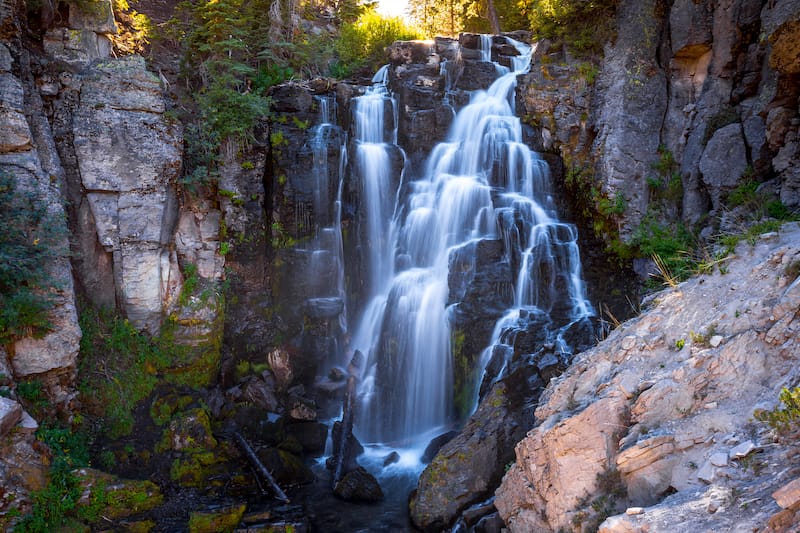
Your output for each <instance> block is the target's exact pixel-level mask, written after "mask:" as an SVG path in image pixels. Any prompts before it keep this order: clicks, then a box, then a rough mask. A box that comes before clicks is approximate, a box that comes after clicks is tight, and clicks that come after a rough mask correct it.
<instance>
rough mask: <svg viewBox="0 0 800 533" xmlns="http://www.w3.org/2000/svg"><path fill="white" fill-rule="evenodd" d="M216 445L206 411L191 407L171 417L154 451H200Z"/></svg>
mask: <svg viewBox="0 0 800 533" xmlns="http://www.w3.org/2000/svg"><path fill="white" fill-rule="evenodd" d="M216 447H217V440H216V439H215V438H214V436H213V435H212V433H211V421H210V419H209V418H208V413H206V411H205V410H203V409H191V410H189V411H186V412H185V413H181V414H180V415H177V416H175V417H174V418H173V419H172V421H171V422H170V423H169V426H168V427H167V428H166V429H165V430H164V435H163V437H162V439H161V442H159V443H158V445H157V447H156V451H157V452H163V451H166V450H175V451H184V452H202V451H206V450H210V449H213V448H216Z"/></svg>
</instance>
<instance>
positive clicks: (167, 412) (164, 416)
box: [150, 394, 194, 426]
mask: <svg viewBox="0 0 800 533" xmlns="http://www.w3.org/2000/svg"><path fill="white" fill-rule="evenodd" d="M193 401H194V399H193V398H192V397H191V396H188V395H185V394H184V395H178V394H168V395H166V396H162V397H157V398H154V399H153V402H152V403H151V404H150V418H152V419H153V422H155V424H156V425H157V426H163V425H164V424H166V423H167V422H169V421H170V419H171V418H172V415H173V414H175V412H176V411H179V410H181V409H185V408H186V407H187V406H189V405H190V404H191V403H192V402H193Z"/></svg>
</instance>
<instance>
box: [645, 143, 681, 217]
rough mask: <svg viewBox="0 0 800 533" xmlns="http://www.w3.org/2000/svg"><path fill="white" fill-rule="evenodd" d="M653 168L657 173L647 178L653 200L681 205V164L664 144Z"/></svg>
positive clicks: (659, 149)
mask: <svg viewBox="0 0 800 533" xmlns="http://www.w3.org/2000/svg"><path fill="white" fill-rule="evenodd" d="M651 168H652V169H653V170H655V171H656V173H657V175H656V176H650V177H648V178H647V186H648V189H649V191H650V199H651V201H654V202H662V203H671V204H673V205H676V206H677V205H679V203H680V201H681V198H682V196H683V183H682V182H681V172H680V165H678V162H677V161H675V156H674V155H672V152H671V151H670V150H668V149H667V147H666V146H664V145H663V144H662V145H660V146H659V147H658V161H657V162H655V163H653V164H652V165H651Z"/></svg>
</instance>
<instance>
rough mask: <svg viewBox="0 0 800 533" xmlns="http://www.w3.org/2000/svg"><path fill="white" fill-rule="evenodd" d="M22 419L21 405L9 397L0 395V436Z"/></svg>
mask: <svg viewBox="0 0 800 533" xmlns="http://www.w3.org/2000/svg"><path fill="white" fill-rule="evenodd" d="M21 419H22V406H21V405H20V404H19V402H16V401H14V400H12V399H11V398H4V397H2V396H0V437H3V436H5V435H6V433H8V432H9V431H11V430H12V429H13V428H14V426H16V425H17V423H18V422H19V421H20V420H21Z"/></svg>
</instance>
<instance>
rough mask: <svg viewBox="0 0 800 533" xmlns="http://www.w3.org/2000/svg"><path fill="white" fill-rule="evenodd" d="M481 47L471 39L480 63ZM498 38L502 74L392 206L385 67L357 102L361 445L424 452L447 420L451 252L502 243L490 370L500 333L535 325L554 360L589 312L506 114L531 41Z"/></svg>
mask: <svg viewBox="0 0 800 533" xmlns="http://www.w3.org/2000/svg"><path fill="white" fill-rule="evenodd" d="M490 39H491V38H490V37H488V36H487V37H485V38H483V39H482V57H483V58H484V59H485V60H488V59H489V58H490V54H491V40H490ZM484 41H485V42H484ZM508 41H509V42H510V43H511V44H513V45H514V46H515V47H517V49H518V50H519V52H520V56H519V57H518V58H515V59H514V60H513V62H512V69H513V70H510V69H508V68H507V67H500V66H498V74H499V75H500V77H499V79H497V80H496V81H495V82H494V83H493V84H492V86H491V87H490V88H489V89H488V90H487V91H477V92H476V93H474V94H473V95H472V97H471V101H470V103H469V105H467V106H466V107H464V108H463V109H462V110H461V111H460V112H459V113H458V114H457V116H456V118H455V119H454V121H453V124H452V126H451V129H450V134H449V135H448V138H447V140H446V141H444V142H442V143H440V144H439V145H437V146H436V147H435V148H434V149H433V150H432V152H431V154H430V156H429V159H428V161H427V164H426V166H425V174H424V176H422V177H420V178H419V179H416V180H413V181H411V182H409V183H407V184H405V186H404V187H402V190H404V191H405V190H407V191H408V193H407V194H405V195H404V196H403V197H402V198H401V197H400V195H399V194H396V193H395V191H399V190H401V189H400V188H396V187H397V184H395V183H393V182H392V179H391V176H392V172H393V171H392V162H391V157H390V153H391V149H392V145H391V144H390V143H392V142H395V138H396V133H395V130H394V124H396V121H395V122H394V123H393V124H392V127H391V128H389V127H387V124H386V122H385V120H384V119H385V117H387V116H388V115H389V114H390V113H394V112H396V105H395V104H394V101H393V100H392V97H391V95H390V94H389V92H388V90H387V88H386V71H385V70H384V71H382V72H380V73H379V74H378V75H376V78H375V80H373V81H374V82H375V83H374V86H373V87H372V88H371V89H370V90H368V91H367V93H366V94H365V95H364V96H361V97H359V98H357V99H356V102H355V113H354V115H355V120H356V123H355V132H356V139H355V141H356V155H355V157H356V168H357V172H358V175H359V179H360V182H361V186H362V195H363V199H362V206H361V207H362V208H363V209H365V210H366V215H365V217H364V218H365V220H366V226H367V229H366V234H367V236H366V239H367V244H366V248H367V249H368V250H367V253H366V254H365V255H367V256H368V261H367V262H368V268H367V270H368V276H369V282H368V291H367V292H368V294H369V303H368V304H367V305H366V308H365V310H364V312H363V314H362V318H361V321H360V325H359V327H358V329H357V331H356V334H355V336H354V338H353V343H352V344H353V345H352V348H354V349H358V350H360V351H362V352H363V353H364V354H367V365H366V368H365V370H364V375H363V377H362V384H361V389H360V393H361V404H360V407H359V411H358V413H357V415H358V420H357V423H356V431H357V433H358V434H359V436H360V437H361V438H362V439H365V440H366V441H369V442H392V443H396V444H400V445H401V446H412V445H418V444H424V443H420V442H419V439H420V436H422V435H424V434H428V435H430V433H431V431H435V430H437V429H438V428H442V427H444V426H446V425H447V424H448V423H450V422H451V421H452V420H453V418H454V415H453V411H454V408H453V392H454V391H453V371H452V370H453V369H452V367H453V362H452V353H451V350H452V349H451V320H452V318H451V316H450V315H451V310H452V305H451V306H449V307H448V302H449V301H450V298H451V295H450V287H449V284H448V281H449V279H448V278H449V277H450V276H451V272H450V261H451V254H452V252H453V251H455V250H461V251H463V250H466V249H469V247H470V246H471V245H472V244H474V243H476V242H478V241H480V240H484V239H493V240H496V239H501V240H502V242H503V248H504V252H503V257H504V260H505V261H507V262H508V263H509V264H511V265H512V268H511V269H510V271H512V272H513V278H514V279H512V280H509V283H510V284H511V285H513V286H514V297H513V301H514V305H513V308H512V310H510V311H508V312H507V313H506V315H505V316H504V317H503V318H502V319H501V320H499V321H498V324H497V325H496V327H495V335H494V339H493V340H492V343H491V344H492V346H491V347H490V348H488V349H487V350H486V352H485V353H484V360H483V364H487V363H489V362H490V361H492V360H493V362H494V365H495V367H498V366H499V367H500V371H498V372H494V374H493V375H494V376H498V375H499V374H500V373H501V371H502V368H503V367H504V366H505V365H506V364H507V362H508V361H506V360H502V361H499V362H498V356H497V355H494V354H502V353H505V356H506V357H510V352H512V351H513V349H512V348H511V346H513V338H512V337H515V334H513V333H510V331H512V330H513V331H519V330H520V329H524V328H526V327H532V326H534V325H535V327H537V328H541V334H540V335H539V337H541V339H542V340H543V341H545V342H551V343H555V344H557V345H558V350H560V351H561V352H564V353H566V352H568V351H569V346H568V342H567V341H566V340H565V337H564V335H563V332H564V331H565V329H566V328H568V327H569V325H570V324H573V323H575V322H579V321H582V320H585V319H587V318H588V317H590V316H591V315H592V314H593V311H592V308H591V306H590V304H589V303H588V301H587V300H586V296H585V290H584V286H583V282H582V280H581V273H580V260H579V256H578V248H577V243H576V238H577V235H576V231H575V229H574V227H573V226H571V225H568V224H565V223H561V222H559V221H558V219H557V217H556V213H555V206H554V204H553V201H552V198H551V193H550V190H549V175H548V171H547V165H546V164H545V163H544V162H543V161H542V160H541V159H540V158H538V156H537V155H536V154H534V153H533V152H531V150H530V149H529V148H528V147H527V146H526V145H524V144H523V143H522V128H521V125H520V121H519V119H517V118H516V117H515V116H514V113H513V109H514V89H515V87H516V78H517V75H518V74H520V73H521V72H522V71H524V70H525V69H527V68H528V64H529V62H530V57H531V47H530V46H527V45H525V44H522V43H517V42H515V41H512V40H511V39H509V40H508ZM392 116H393V115H392ZM395 150H396V148H395ZM395 201H396V205H395ZM474 248H475V247H474V246H472V248H471V249H472V250H474ZM473 253H474V252H473ZM503 347H505V348H508V349H507V350H505V351H503V350H502V348H503Z"/></svg>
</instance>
